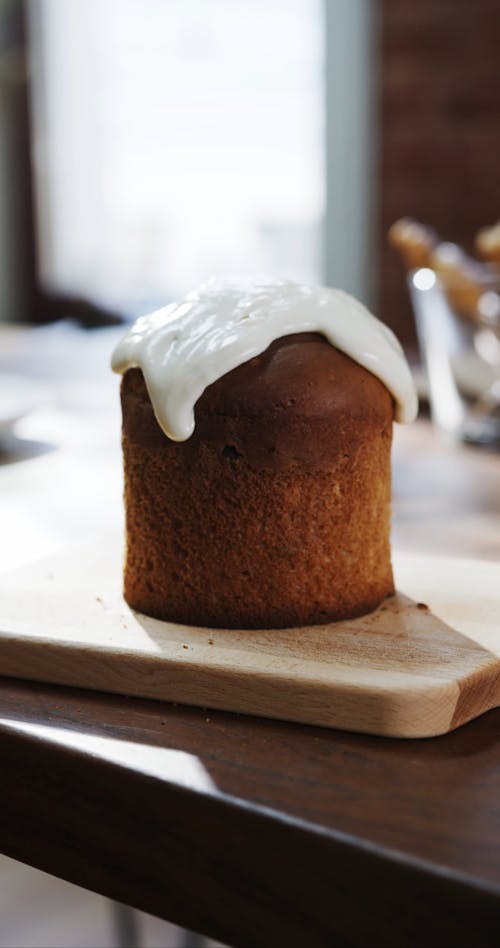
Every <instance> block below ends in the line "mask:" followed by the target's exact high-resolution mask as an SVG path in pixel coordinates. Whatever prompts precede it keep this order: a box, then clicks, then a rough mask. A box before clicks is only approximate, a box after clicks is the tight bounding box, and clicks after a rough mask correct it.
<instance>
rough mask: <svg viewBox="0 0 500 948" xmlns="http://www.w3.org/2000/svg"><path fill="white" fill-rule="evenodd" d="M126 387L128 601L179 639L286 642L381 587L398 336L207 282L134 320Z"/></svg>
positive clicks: (307, 292)
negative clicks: (271, 638) (209, 632)
mask: <svg viewBox="0 0 500 948" xmlns="http://www.w3.org/2000/svg"><path fill="white" fill-rule="evenodd" d="M113 368H114V369H115V371H118V372H121V373H124V375H123V381H122V389H121V396H122V410H123V453H124V465H125V506H126V534H127V548H126V563H125V584H124V595H125V599H126V601H127V602H128V604H129V605H130V606H131V607H132V608H134V609H137V610H139V611H140V612H144V613H146V614H148V615H151V616H155V617H157V618H160V619H167V620H170V621H175V622H181V623H188V624H190V625H202V626H214V627H226V628H248V629H252V628H281V627H286V626H297V625H301V626H302V625H307V624H317V623H324V622H328V621H332V620H336V619H343V618H348V617H352V616H356V615H359V614H361V613H364V612H368V611H370V610H372V609H373V608H375V607H376V606H377V605H378V604H379V603H380V602H381V600H382V599H384V597H386V596H388V595H390V594H391V593H392V592H393V590H394V586H393V577H392V569H391V559H390V546H389V530H390V481H391V475H390V449H391V438H392V422H393V417H394V415H396V418H397V419H398V420H400V421H409V420H411V419H412V418H413V417H414V415H415V413H416V396H415V391H414V387H413V383H412V380H411V376H410V372H409V369H408V366H407V364H406V361H405V359H404V356H403V353H402V350H401V348H400V346H399V343H398V342H397V340H396V338H395V337H394V335H393V334H392V333H391V332H390V330H389V329H387V327H385V326H384V325H383V324H382V323H380V322H379V321H378V320H376V319H375V317H373V316H372V315H371V314H370V313H369V312H368V311H367V310H366V309H365V308H364V307H363V306H361V304H360V303H358V302H357V301H356V300H354V299H353V298H352V297H350V296H348V295H347V294H345V293H343V292H341V291H340V290H332V289H328V288H321V287H320V288H310V287H305V286H302V285H299V284H295V283H290V282H286V281H275V282H261V283H254V284H237V283H231V282H225V283H222V284H221V283H216V282H215V281H213V282H210V283H208V284H206V285H205V286H204V287H202V288H201V289H200V290H199V291H197V292H194V293H192V294H189V295H188V296H187V297H186V298H185V299H184V300H182V301H181V302H180V303H178V304H173V305H172V306H168V307H166V308H165V309H163V310H159V311H158V312H156V313H153V314H151V315H150V316H146V317H143V318H142V319H140V320H138V322H137V323H136V324H135V326H134V327H133V328H132V329H131V330H130V332H129V333H128V334H127V336H126V337H125V339H124V340H123V341H122V342H121V343H120V344H119V345H118V347H117V349H116V351H115V353H114V356H113Z"/></svg>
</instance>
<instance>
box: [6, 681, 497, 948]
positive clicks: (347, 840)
mask: <svg viewBox="0 0 500 948" xmlns="http://www.w3.org/2000/svg"><path fill="white" fill-rule="evenodd" d="M499 734H500V730H499V728H498V714H497V713H496V712H495V713H493V714H492V715H486V716H485V717H484V718H483V719H481V721H477V722H474V723H473V724H471V725H469V726H468V727H467V728H465V729H464V730H463V731H462V732H457V733H455V734H450V735H446V736H445V737H442V738H437V739H436V740H435V741H420V742H404V741H385V740H383V739H380V738H374V737H366V736H363V735H357V736H356V735H352V734H341V733H339V732H334V731H329V730H326V729H317V728H311V727H303V726H300V725H294V724H288V723H285V722H278V721H266V720H263V719H262V720H258V719H255V718H250V717H246V716H243V717H238V716H235V715H229V714H224V713H222V712H210V714H209V715H207V713H206V712H203V711H201V710H199V709H196V708H192V709H188V708H182V707H178V708H175V707H172V706H165V705H163V706H162V705H158V703H155V702H146V701H140V700H138V699H128V700H125V699H122V698H116V697H112V696H104V695H98V694H95V695H94V696H89V695H88V694H86V693H84V692H79V691H77V690H74V691H72V692H68V691H65V690H64V689H61V688H57V687H50V686H42V685H40V686H38V687H37V689H36V694H35V693H34V691H33V688H32V686H30V685H28V684H26V683H22V682H15V681H11V682H7V681H6V682H5V684H4V687H3V688H2V690H1V692H0V752H1V755H2V762H3V770H2V781H1V782H0V804H1V805H0V835H1V839H2V846H3V848H4V849H5V851H6V852H7V853H9V854H10V855H12V856H14V857H17V858H19V859H27V858H29V861H30V862H31V863H32V864H34V865H39V866H41V867H44V868H45V869H46V870H48V871H50V872H53V873H56V874H57V875H60V876H62V877H63V878H70V879H72V880H73V881H74V882H78V883H79V884H81V885H85V886H87V887H91V888H93V889H95V890H96V891H99V892H103V893H105V894H107V895H111V896H112V897H115V898H118V899H120V900H122V901H127V902H129V903H131V904H133V905H136V906H137V907H141V908H144V909H146V910H148V911H150V912H153V913H155V914H158V915H162V916H164V917H168V918H169V919H171V920H173V921H176V922H177V923H179V924H183V925H186V926H190V927H192V928H195V929H198V930H201V931H204V932H207V933H210V934H212V935H214V936H216V937H219V938H220V939H222V940H223V941H225V942H228V943H230V944H241V945H248V946H256V945H259V946H267V945H275V946H281V945H283V946H295V945H297V946H304V945H308V946H314V945H331V946H333V945H347V944H350V945H354V944H356V945H391V946H398V945H401V946H403V945H405V946H412V948H414V946H418V945H429V946H431V945H432V946H449V945H454V946H457V948H458V946H470V945H474V946H480V945H491V946H493V945H496V944H497V934H498V926H499V924H500V866H499V863H498V852H497V850H496V846H495V838H496V837H495V826H497V825H498V821H499V820H500V758H499V754H498V751H499V747H500V745H499ZM459 736H460V737H461V740H458V738H459ZM271 760H272V761H273V766H272V767H270V761H271ZM471 767H472V768H473V769H474V771H475V773H476V780H475V790H474V791H473V792H471V791H472V788H471V785H470V770H471ZM480 788H481V805H480V806H478V801H479V796H478V794H479V790H480Z"/></svg>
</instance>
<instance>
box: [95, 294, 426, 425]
mask: <svg viewBox="0 0 500 948" xmlns="http://www.w3.org/2000/svg"><path fill="white" fill-rule="evenodd" d="M302 332H318V333H321V334H322V335H323V336H325V338H326V339H327V340H328V342H330V343H331V345H332V346H335V347H336V348H337V349H340V351H342V352H344V353H345V354H346V355H348V356H350V358H351V359H353V360H354V361H355V362H357V363H358V364H359V365H362V366H363V367H364V368H365V369H368V370H369V371H370V372H371V373H372V374H373V375H375V376H376V377H377V378H379V379H380V380H381V382H383V383H384V385H385V386H386V388H387V389H388V390H389V391H390V392H391V394H392V396H393V398H394V401H395V404H396V420H397V421H400V422H409V421H413V419H414V418H415V416H416V414H417V396H416V391H415V386H414V383H413V380H412V377H411V373H410V369H409V367H408V363H407V361H406V359H405V356H404V353H403V350H402V348H401V346H400V344H399V342H398V340H397V339H396V337H395V335H394V333H393V332H391V330H390V329H389V328H388V327H387V326H385V325H384V323H382V322H380V320H378V319H376V318H375V316H372V314H371V313H370V312H369V311H368V310H367V309H366V308H365V307H364V306H363V305H362V304H361V303H359V302H358V301H357V300H356V299H354V297H352V296H350V295H349V294H348V293H344V292H343V291H342V290H337V289H331V288H329V287H311V286H306V285H303V284H299V283H293V282H291V281H288V280H274V281H270V280H262V281H256V282H246V281H232V280H225V281H217V280H210V281H209V282H208V283H206V284H204V285H203V286H201V287H200V288H199V289H198V290H194V291H193V292H192V293H188V295H187V296H185V297H184V299H182V300H180V302H178V303H172V304H171V305H170V306H165V307H164V308H163V309H160V310H157V311H156V312H154V313H151V314H150V315H148V316H142V317H141V318H140V319H138V320H137V322H136V323H135V324H134V326H133V327H132V328H131V329H130V330H129V332H128V333H127V334H126V336H125V337H124V339H122V340H121V342H120V343H119V344H118V345H117V347H116V349H115V351H114V353H113V358H112V367H113V369H114V371H115V372H126V371H127V369H130V368H140V369H142V372H143V375H144V378H145V382H146V386H147V389H148V393H149V396H150V398H151V403H152V405H153V410H154V413H155V415H156V418H157V420H158V423H159V425H160V427H161V428H162V429H163V431H164V432H165V434H166V435H167V436H168V437H169V438H171V439H172V440H173V441H186V440H187V439H188V438H189V437H190V436H191V434H192V433H193V431H194V427H195V416H194V406H195V404H196V402H197V401H198V399H199V398H200V396H201V395H202V394H203V392H204V391H205V389H206V388H208V386H209V385H211V384H212V383H213V382H216V381H217V380H218V379H219V378H221V377H222V376H223V375H226V374H227V373H228V372H230V371H231V370H232V369H234V368H236V367H237V366H239V365H241V364H242V363H244V362H247V361H248V360H249V359H252V358H253V357H254V356H257V355H260V354H261V353H262V352H264V351H265V350H266V349H267V348H268V347H269V346H270V345H271V343H273V342H274V341H275V340H276V339H280V338H282V337H283V336H289V335H292V334H294V333H302Z"/></svg>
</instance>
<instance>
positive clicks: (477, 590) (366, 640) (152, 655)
mask: <svg viewBox="0 0 500 948" xmlns="http://www.w3.org/2000/svg"><path fill="white" fill-rule="evenodd" d="M121 560H122V554H121V543H120V542H119V541H117V540H116V539H110V538H104V539H102V540H101V541H100V542H98V543H95V544H94V545H92V546H89V547H86V548H84V549H75V550H73V551H72V552H67V551H66V552H65V553H64V554H61V555H59V556H56V557H53V558H51V559H48V560H43V561H41V562H39V563H37V564H34V565H30V566H29V567H23V568H22V569H20V570H17V571H16V572H13V573H10V574H4V575H3V576H2V577H1V578H0V673H1V674H3V675H9V676H13V677H18V678H27V679H30V680H34V681H44V682H52V683H56V684H63V685H73V686H79V687H83V688H91V689H97V690H99V691H110V692H116V693H118V694H123V695H139V696H142V697H145V698H156V699H167V700H169V701H177V702H182V703H185V704H193V705H198V706H202V707H207V708H220V709H223V710H225V711H239V712H245V713H249V714H257V715H260V716H264V717H272V718H282V719H285V720H289V721H300V722H303V723H309V724H319V725H325V726H327V727H336V728H343V729H346V730H353V731H363V732H366V733H370V734H382V735H387V736H392V737H431V736H434V735H437V734H443V733H445V732H447V731H450V730H452V729H454V728H456V727H458V726H459V725H461V724H464V723H465V722H466V721H469V720H470V719H471V718H474V717H477V716H478V715H479V714H482V713H483V712H484V711H487V710H489V709H490V708H493V707H496V706H498V705H500V567H499V566H498V565H497V564H495V563H489V562H481V561H474V560H470V561H468V560H459V559H453V558H441V557H440V558H437V557H430V556H429V557H427V556H415V555H410V554H402V553H401V554H395V556H394V560H395V571H396V580H397V585H398V589H400V590H401V592H400V593H398V594H397V595H396V596H395V597H393V598H392V599H390V600H386V602H385V603H383V604H382V605H381V606H380V608H379V609H378V610H377V611H376V612H374V613H372V614H370V615H368V616H364V617H362V618H359V619H354V620H351V621H349V622H338V623H333V624H330V625H326V626H312V627H308V628H299V629H285V630H280V631H257V632H256V631H251V632H249V631H226V630H220V629H215V630H211V629H202V628H193V627H190V626H182V625H174V624H172V623H168V622H159V621H157V620H155V619H150V618H148V617H146V616H143V615H140V614H137V613H134V612H132V611H131V610H130V609H129V608H128V607H127V606H126V604H125V603H124V601H123V599H122V597H121ZM410 597H413V598H410Z"/></svg>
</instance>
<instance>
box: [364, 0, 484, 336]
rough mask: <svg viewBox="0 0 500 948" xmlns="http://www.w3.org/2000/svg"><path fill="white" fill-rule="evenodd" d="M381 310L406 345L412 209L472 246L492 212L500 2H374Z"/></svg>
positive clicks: (447, 235) (409, 323) (409, 327)
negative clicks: (395, 235)
mask: <svg viewBox="0 0 500 948" xmlns="http://www.w3.org/2000/svg"><path fill="white" fill-rule="evenodd" d="M380 7H381V18H382V30H381V47H382V49H381V77H380V79H381V88H380V108H381V136H380V148H381V154H380V174H381V182H380V183H381V214H380V218H381V219H380V265H381V279H380V300H379V313H380V315H381V316H382V317H383V318H384V319H385V320H386V321H387V322H388V323H389V324H390V325H391V326H392V327H393V328H394V329H395V331H396V332H397V333H398V335H399V336H400V338H402V340H403V341H404V342H405V343H406V344H409V345H414V344H415V336H414V328H413V320H412V316H411V310H410V306H409V302H408V296H407V292H406V286H405V279H404V274H403V271H402V267H401V264H400V262H399V260H398V259H397V258H396V255H395V253H394V251H392V250H391V249H390V248H388V247H387V241H386V234H387V230H388V228H389V226H390V224H391V223H392V222H393V221H394V220H396V218H398V217H401V216H403V215H407V214H410V215H412V216H415V217H417V218H419V219H420V220H422V221H424V222H426V223H429V224H431V225H432V226H434V227H435V228H436V229H437V230H438V231H439V233H441V234H442V236H443V237H445V238H447V239H452V240H455V241H457V242H459V243H462V244H465V245H466V246H468V247H469V249H472V239H473V236H474V234H475V232H476V231H477V230H478V229H479V228H480V227H482V226H485V225H486V224H491V223H493V222H494V221H495V220H497V219H499V218H500V0H380Z"/></svg>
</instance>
